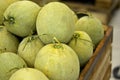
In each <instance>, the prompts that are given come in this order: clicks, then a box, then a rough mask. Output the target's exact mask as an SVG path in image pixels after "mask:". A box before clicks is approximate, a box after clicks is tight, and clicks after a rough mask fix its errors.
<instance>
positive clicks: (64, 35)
mask: <svg viewBox="0 0 120 80" xmlns="http://www.w3.org/2000/svg"><path fill="white" fill-rule="evenodd" d="M36 29H37V33H38V35H41V36H40V39H41V41H42V42H43V43H44V44H48V43H51V42H52V41H53V37H56V38H57V39H58V40H59V41H60V42H63V43H68V42H69V41H70V39H71V38H72V35H73V33H74V29H75V20H74V16H73V12H72V11H71V9H70V8H69V7H68V6H67V5H65V4H64V3H61V2H50V3H48V4H46V5H45V6H43V7H42V9H41V10H40V12H39V14H38V17H37V21H36Z"/></svg>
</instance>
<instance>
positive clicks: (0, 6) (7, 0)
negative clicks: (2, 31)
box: [0, 0, 19, 24]
mask: <svg viewBox="0 0 120 80" xmlns="http://www.w3.org/2000/svg"><path fill="white" fill-rule="evenodd" d="M16 1H19V0H0V24H2V23H3V14H4V12H5V10H6V9H7V8H8V6H9V5H10V4H12V3H14V2H16Z"/></svg>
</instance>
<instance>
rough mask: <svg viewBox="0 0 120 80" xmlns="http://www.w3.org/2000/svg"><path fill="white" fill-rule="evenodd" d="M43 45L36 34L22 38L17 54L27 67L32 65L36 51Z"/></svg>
mask: <svg viewBox="0 0 120 80" xmlns="http://www.w3.org/2000/svg"><path fill="white" fill-rule="evenodd" d="M43 46H44V44H43V43H42V42H41V40H40V39H39V37H38V36H37V35H32V36H28V37H26V38H24V39H23V40H22V41H21V43H20V44H19V47H18V55H19V56H21V57H22V58H23V59H24V60H25V62H26V63H27V65H28V66H29V67H33V66H34V61H35V57H36V55H37V53H38V51H39V50H40V49H41V48H42V47H43Z"/></svg>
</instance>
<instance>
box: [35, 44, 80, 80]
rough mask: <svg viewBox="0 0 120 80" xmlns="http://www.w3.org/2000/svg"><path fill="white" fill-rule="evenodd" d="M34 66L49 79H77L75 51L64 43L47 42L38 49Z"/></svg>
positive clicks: (77, 68)
mask: <svg viewBox="0 0 120 80" xmlns="http://www.w3.org/2000/svg"><path fill="white" fill-rule="evenodd" d="M35 68H36V69H38V70H40V71H42V72H43V73H44V74H45V75H46V76H48V78H49V79H50V80H77V79H78V77H79V71H80V65H79V59H78V56H77V55H76V53H75V52H74V51H73V49H71V48H70V47H69V46H67V45H66V44H62V43H60V44H59V43H56V44H48V45H46V46H44V47H43V48H41V49H40V51H39V53H38V54H37V56H36V59H35Z"/></svg>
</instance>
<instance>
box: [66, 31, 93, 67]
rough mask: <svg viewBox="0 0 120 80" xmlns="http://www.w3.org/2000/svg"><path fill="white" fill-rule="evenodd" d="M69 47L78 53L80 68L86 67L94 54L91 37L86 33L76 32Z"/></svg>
mask: <svg viewBox="0 0 120 80" xmlns="http://www.w3.org/2000/svg"><path fill="white" fill-rule="evenodd" d="M68 45H69V46H70V47H71V48H72V49H73V50H74V51H75V52H76V53H77V55H78V57H79V62H80V66H81V67H83V66H85V64H86V63H87V62H88V60H89V59H90V58H91V56H92V54H93V43H92V40H91V38H90V36H89V35H88V34H87V33H86V32H84V31H75V32H74V35H73V38H72V40H71V41H70V42H69V44H68Z"/></svg>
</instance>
